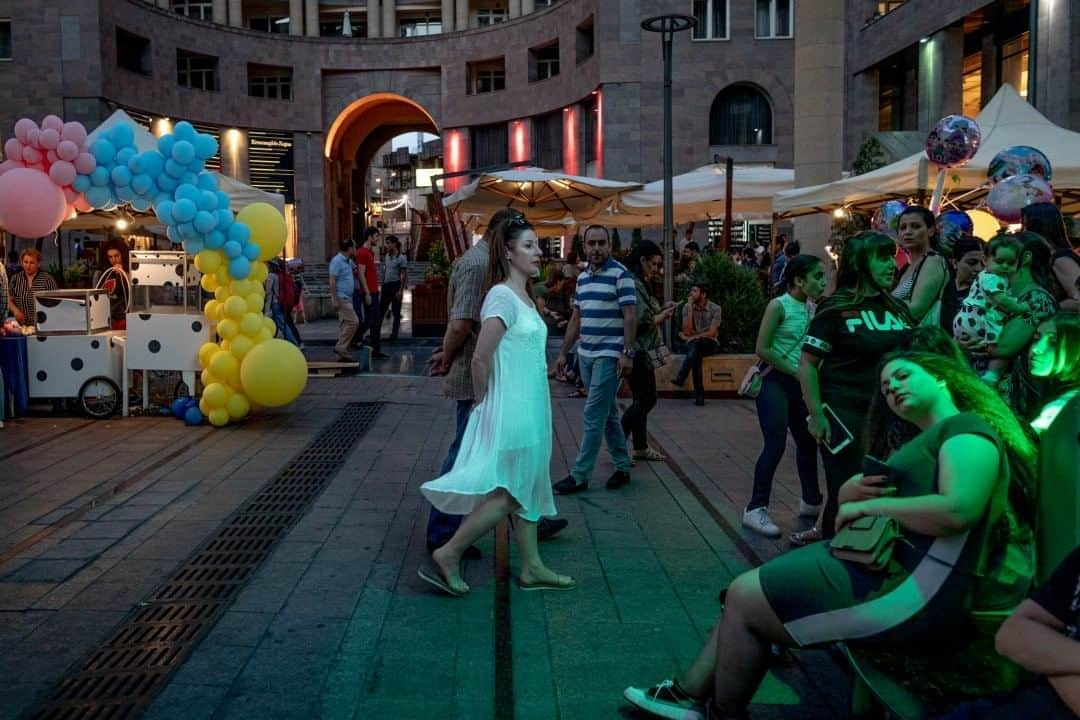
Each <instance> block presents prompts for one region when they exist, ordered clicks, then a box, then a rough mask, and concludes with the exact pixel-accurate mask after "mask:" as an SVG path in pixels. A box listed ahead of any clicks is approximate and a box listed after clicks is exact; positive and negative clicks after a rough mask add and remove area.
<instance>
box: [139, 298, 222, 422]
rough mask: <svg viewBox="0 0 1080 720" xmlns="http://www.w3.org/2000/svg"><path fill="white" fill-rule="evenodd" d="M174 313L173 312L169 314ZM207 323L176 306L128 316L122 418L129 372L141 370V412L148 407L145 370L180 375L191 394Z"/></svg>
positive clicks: (207, 334) (208, 336) (207, 333)
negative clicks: (163, 371)
mask: <svg viewBox="0 0 1080 720" xmlns="http://www.w3.org/2000/svg"><path fill="white" fill-rule="evenodd" d="M170 310H174V311H175V312H169V311H170ZM210 340H211V327H210V322H209V321H208V320H207V318H206V316H205V315H203V314H202V313H198V314H191V313H184V312H182V308H179V307H175V308H172V307H155V308H154V312H153V313H149V312H140V313H128V315H127V337H126V338H125V339H124V340H123V341H122V343H121V344H122V345H123V348H124V373H123V376H124V384H123V396H124V415H125V416H126V415H127V414H128V411H129V407H128V388H129V387H130V378H131V371H132V370H142V371H144V372H143V377H142V387H143V392H142V399H143V409H146V408H148V407H149V406H150V388H149V384H150V383H149V374H148V373H147V372H146V371H149V370H169V371H173V372H180V373H182V374H183V378H184V382H185V383H187V386H188V390H189V391H190V392H191V393H192V394H193V395H194V393H195V378H196V375H197V374H198V373H199V371H200V370H201V369H202V368H201V367H200V365H199V348H201V347H202V346H203V343H207V342H210Z"/></svg>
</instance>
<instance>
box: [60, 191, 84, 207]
mask: <svg viewBox="0 0 1080 720" xmlns="http://www.w3.org/2000/svg"><path fill="white" fill-rule="evenodd" d="M60 189H61V190H63V191H64V200H66V201H67V204H68V206H74V205H75V202H76V201H77V200H78V199H79V196H80V193H77V192H75V191H74V190H73V189H71V188H70V187H63V188H60Z"/></svg>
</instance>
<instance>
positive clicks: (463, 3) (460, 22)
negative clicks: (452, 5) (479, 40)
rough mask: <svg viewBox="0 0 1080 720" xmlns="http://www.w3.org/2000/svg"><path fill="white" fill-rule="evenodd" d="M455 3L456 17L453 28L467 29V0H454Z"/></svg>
mask: <svg viewBox="0 0 1080 720" xmlns="http://www.w3.org/2000/svg"><path fill="white" fill-rule="evenodd" d="M454 1H455V2H456V3H457V17H456V19H455V21H454V29H455V30H468V29H469V0H454Z"/></svg>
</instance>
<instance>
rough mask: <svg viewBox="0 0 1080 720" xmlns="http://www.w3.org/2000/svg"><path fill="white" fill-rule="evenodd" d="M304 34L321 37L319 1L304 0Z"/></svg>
mask: <svg viewBox="0 0 1080 720" xmlns="http://www.w3.org/2000/svg"><path fill="white" fill-rule="evenodd" d="M304 34H305V35H307V36H308V37H319V0H304Z"/></svg>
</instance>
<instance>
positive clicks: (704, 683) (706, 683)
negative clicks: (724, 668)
mask: <svg viewBox="0 0 1080 720" xmlns="http://www.w3.org/2000/svg"><path fill="white" fill-rule="evenodd" d="M719 637H720V620H719V619H718V620H717V621H716V624H715V625H713V629H712V632H710V633H709V639H708V640H706V641H705V645H704V646H703V647H702V648H701V652H699V653H698V656H697V658H696V659H695V660H694V664H693V665H691V666H690V669H689V670H687V671H686V673H685V674H683V676H682V677H680V678H678V683H679V687H681V688H682V689H683V691H685V692H686V693H688V694H690V695H692V696H694V697H696V698H707V697H709V696H711V695H712V691H713V676H714V674H715V673H716V648H717V643H718V639H719Z"/></svg>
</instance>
